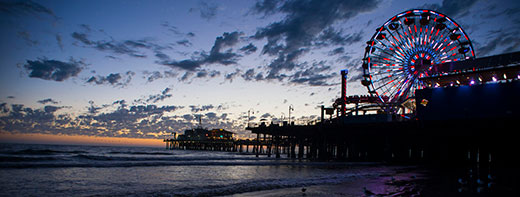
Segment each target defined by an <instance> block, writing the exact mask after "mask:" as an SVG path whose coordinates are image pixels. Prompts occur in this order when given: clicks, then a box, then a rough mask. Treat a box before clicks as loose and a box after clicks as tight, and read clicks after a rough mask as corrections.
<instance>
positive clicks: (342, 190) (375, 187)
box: [226, 167, 428, 197]
mask: <svg viewBox="0 0 520 197" xmlns="http://www.w3.org/2000/svg"><path fill="white" fill-rule="evenodd" d="M425 174H426V172H424V171H423V170H422V169H419V168H418V167H404V168H396V169H395V171H394V172H393V173H389V174H382V175H379V176H375V177H371V176H369V177H358V178H355V179H351V180H346V181H345V182H341V183H338V184H329V185H327V184H324V185H311V186H304V187H292V188H282V189H273V190H262V191H254V192H245V193H239V194H233V195H226V196H251V197H252V196H269V197H271V196H272V197H275V196H420V195H421V192H422V190H423V186H422V185H420V184H417V183H422V182H423V181H425V180H427V179H428V177H427V176H426V175H425Z"/></svg>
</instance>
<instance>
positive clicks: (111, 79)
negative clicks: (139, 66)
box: [86, 71, 135, 87]
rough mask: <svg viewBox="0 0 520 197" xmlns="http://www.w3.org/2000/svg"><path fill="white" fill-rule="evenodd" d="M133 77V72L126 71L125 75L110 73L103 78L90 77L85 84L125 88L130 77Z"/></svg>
mask: <svg viewBox="0 0 520 197" xmlns="http://www.w3.org/2000/svg"><path fill="white" fill-rule="evenodd" d="M134 75H135V72H133V71H127V72H126V73H123V74H121V73H110V74H109V75H107V76H106V77H105V76H100V75H98V76H92V77H90V78H89V79H88V80H87V81H86V83H91V84H96V85H105V84H108V85H111V86H114V87H116V86H119V87H125V86H127V85H128V84H129V83H130V81H131V80H132V77H133V76H134Z"/></svg>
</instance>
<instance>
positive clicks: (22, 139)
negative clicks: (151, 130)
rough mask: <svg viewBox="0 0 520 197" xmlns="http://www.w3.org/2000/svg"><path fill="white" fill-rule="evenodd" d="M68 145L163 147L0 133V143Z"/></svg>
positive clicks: (128, 141) (150, 141)
mask: <svg viewBox="0 0 520 197" xmlns="http://www.w3.org/2000/svg"><path fill="white" fill-rule="evenodd" d="M2 142H3V143H35V144H70V145H103V146H151V147H163V146H164V143H163V140H162V139H144V138H125V137H95V136H85V135H53V134H11V133H2V132H0V143H2Z"/></svg>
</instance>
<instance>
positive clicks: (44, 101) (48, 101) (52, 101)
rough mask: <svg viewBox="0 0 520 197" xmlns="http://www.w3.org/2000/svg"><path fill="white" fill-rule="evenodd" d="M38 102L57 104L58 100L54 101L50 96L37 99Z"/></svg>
mask: <svg viewBox="0 0 520 197" xmlns="http://www.w3.org/2000/svg"><path fill="white" fill-rule="evenodd" d="M38 103H41V104H44V105H45V104H47V103H52V104H58V103H59V102H58V101H55V100H52V99H51V98H46V99H42V100H39V101H38Z"/></svg>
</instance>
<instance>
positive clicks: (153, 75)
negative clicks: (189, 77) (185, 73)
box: [143, 70, 178, 82]
mask: <svg viewBox="0 0 520 197" xmlns="http://www.w3.org/2000/svg"><path fill="white" fill-rule="evenodd" d="M177 75H178V74H177V73H175V72H173V71H168V70H167V71H163V72H162V73H161V72H160V71H153V72H150V71H143V78H145V79H146V81H148V82H153V81H155V80H157V79H162V78H173V77H176V76H177Z"/></svg>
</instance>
